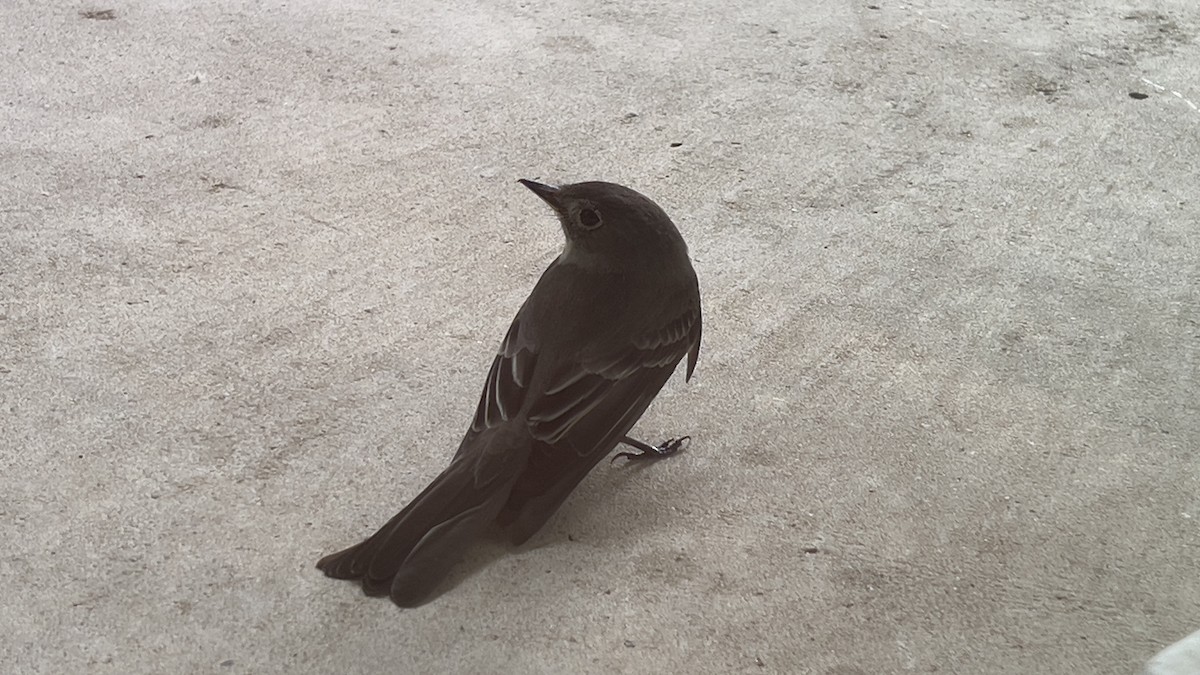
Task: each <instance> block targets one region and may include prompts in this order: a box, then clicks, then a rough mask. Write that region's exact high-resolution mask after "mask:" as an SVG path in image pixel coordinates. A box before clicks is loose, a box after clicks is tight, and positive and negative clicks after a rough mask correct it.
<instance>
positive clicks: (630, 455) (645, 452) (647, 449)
mask: <svg viewBox="0 0 1200 675" xmlns="http://www.w3.org/2000/svg"><path fill="white" fill-rule="evenodd" d="M690 440H692V437H691V436H680V437H679V438H668V439H667V440H665V441H663V442H662V443H659V444H658V447H655V446H653V445H650V444H649V443H643V442H642V441H639V440H637V439H636V438H630V437H628V436H622V437H621V441H620V442H621V443H624V444H625V445H628V446H629V447H631V448H634V449H635V450H640V451H641V452H636V453H635V452H618V453H617V454H616V456H614V457H613V458H612V461H610V462H609V464H612V463H613V462H615V461H617V459H618V458H620V457H624V458H626V459H628V460H630V461H636V460H643V459H662V458H663V457H670V456H671V455H673V454H675V453H677V452H679V451H680V450H682V449H683V448H685V447H687V442H688V441H690Z"/></svg>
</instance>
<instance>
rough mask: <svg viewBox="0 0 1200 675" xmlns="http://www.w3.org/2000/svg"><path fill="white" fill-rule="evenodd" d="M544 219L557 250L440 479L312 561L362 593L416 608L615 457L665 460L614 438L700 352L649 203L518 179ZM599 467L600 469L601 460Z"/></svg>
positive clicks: (526, 530)
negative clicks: (555, 234)
mask: <svg viewBox="0 0 1200 675" xmlns="http://www.w3.org/2000/svg"><path fill="white" fill-rule="evenodd" d="M518 182H519V183H521V184H522V185H524V186H525V187H526V188H528V189H529V190H531V191H532V192H533V193H534V194H536V195H537V196H538V197H540V198H541V199H542V200H543V201H544V202H546V204H548V205H549V206H550V207H551V209H553V211H554V213H555V215H557V217H558V220H559V223H560V225H561V227H562V232H563V235H564V239H565V243H564V245H563V248H562V251H561V253H560V254H559V255H558V257H557V258H555V259H554V260H553V261H552V262H551V263H550V265H549V266H548V267H547V268H546V270H545V271H544V272H543V273H542V276H541V277H540V278H539V280H538V282H537V283H536V284H535V285H534V287H533V290H532V291H531V292H530V294H529V297H528V298H527V299H526V300H525V302H524V304H522V305H521V308H520V309H519V310H518V311H517V314H516V317H515V318H514V319H513V321H512V324H511V325H510V326H509V329H508V332H507V333H506V334H505V336H504V340H503V341H502V342H501V344H500V348H499V350H498V352H497V354H496V356H495V358H494V360H493V361H492V364H491V368H490V370H489V371H488V375H487V380H486V382H485V384H484V387H483V392H482V394H481V395H480V397H479V403H478V405H477V406H476V409H475V415H474V417H473V418H472V420H471V423H470V426H469V427H468V429H467V431H466V433H465V435H464V436H463V439H462V442H461V443H460V444H459V446H458V450H457V451H456V453H455V454H454V457H453V459H452V460H451V461H450V464H449V466H448V467H447V468H446V469H445V470H444V471H442V473H441V474H439V475H438V476H437V477H436V478H435V479H434V480H433V482H432V483H430V484H429V486H428V487H426V488H425V489H424V490H423V491H422V492H421V493H420V494H418V495H417V496H416V497H415V498H414V499H413V500H412V501H411V502H410V503H409V504H408V505H407V506H406V507H404V509H403V510H402V511H400V512H399V513H398V514H396V515H395V516H394V517H393V518H392V519H391V520H389V521H388V522H387V523H386V524H385V525H384V526H383V527H381V528H380V529H379V530H378V531H377V532H375V534H373V535H371V536H370V537H369V538H367V539H366V540H364V541H362V542H361V543H359V544H356V545H354V546H351V547H350V548H347V549H345V550H343V551H340V552H337V553H333V554H330V555H328V556H325V557H324V558H321V560H320V561H318V562H317V567H318V568H319V569H320V570H322V571H323V572H324V573H325V575H326V576H329V577H333V578H337V579H351V580H358V581H359V582H360V583H361V585H362V589H363V591H364V592H365V593H366V594H367V595H369V596H383V595H387V596H389V597H390V598H391V600H392V601H393V602H394V603H395V604H396V605H398V606H400V607H417V606H420V605H423V604H425V603H426V602H428V601H430V600H432V599H433V598H435V597H437V595H440V592H437V593H435V591H438V590H439V586H440V585H442V582H443V581H444V580H445V578H446V576H447V575H448V573H449V571H450V569H451V568H452V567H453V565H454V564H455V563H457V562H458V561H460V560H461V558H462V557H463V555H464V553H465V552H466V550H468V549H469V548H470V546H471V545H472V544H473V543H474V542H475V541H477V540H478V539H480V538H481V536H482V535H483V534H485V533H487V532H489V531H491V532H499V533H500V534H501V536H503V537H506V538H507V539H508V540H509V541H510V542H511V543H512V544H514V545H520V544H522V543H524V542H525V541H526V540H528V539H529V538H530V537H531V536H532V535H533V534H534V533H535V532H537V531H538V530H539V529H540V528H541V527H542V525H544V524H545V523H546V521H547V520H548V519H549V518H550V516H552V515H553V514H554V513H555V511H556V510H557V509H558V507H559V506H560V505H561V504H562V503H563V501H564V500H565V499H566V498H567V496H568V495H569V494H570V493H571V491H572V490H574V489H575V486H576V485H578V484H579V482H580V481H581V480H583V478H584V476H585V475H586V474H587V473H588V472H589V471H591V469H592V468H593V467H594V466H595V465H596V464H597V463H599V462H600V461H601V460H602V459H603V458H604V457H606V456H607V455H608V454H609V453H610V452H611V451H612V450H614V449H615V448H616V446H617V445H619V444H624V445H627V446H630V447H632V448H633V449H635V450H636V451H637V452H623V453H620V454H618V455H617V456H615V457H614V458H613V460H612V461H615V460H616V459H617V458H618V457H624V458H626V459H627V460H630V461H638V460H652V459H658V458H662V457H667V456H670V455H672V454H674V453H676V452H678V451H679V450H680V449H681V448H682V447H684V445H685V443H686V441H688V440H689V437H687V436H683V437H679V438H671V439H668V440H666V441H664V442H663V443H660V444H659V445H657V446H655V445H651V444H649V443H645V442H643V441H639V440H637V439H634V438H631V437H630V436H629V435H628V434H629V432H630V429H631V428H632V427H633V425H634V424H635V423H636V422H637V421H638V419H639V418H641V416H642V414H643V413H644V412H645V411H646V408H647V407H648V406H649V405H650V402H651V401H652V400H653V399H654V398H655V396H657V395H658V393H659V391H660V390H661V389H662V387H663V385H664V384H666V382H667V380H668V379H669V378H670V377H671V375H672V373H673V372H674V371H675V369H676V366H677V365H678V364H679V362H680V361H681V360H683V358H684V357H685V356H686V357H687V371H686V377H685V381H690V380H691V378H692V373H693V372H694V371H695V368H696V361H697V360H698V358H699V355H700V337H701V323H702V321H701V310H700V288H699V282H698V280H697V277H696V272H695V270H694V269H693V267H692V262H691V259H690V257H689V255H688V248H687V244H686V243H685V242H684V240H683V237H682V236H681V235H680V234H679V230H678V229H677V228H676V226H675V224H674V223H673V222H672V221H671V219H670V217H669V216H667V214H666V212H664V211H663V209H662V208H661V207H659V206H658V205H657V204H656V203H654V202H653V201H652V200H650V199H649V198H648V197H646V196H644V195H642V194H641V193H639V192H636V191H634V190H633V189H631V188H627V187H624V186H621V185H617V184H615V183H607V182H601V181H589V182H581V183H573V184H566V185H561V186H554V185H548V184H544V183H539V182H535V181H532V180H526V179H521V180H519V181H518ZM610 463H611V462H610Z"/></svg>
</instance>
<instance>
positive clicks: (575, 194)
mask: <svg viewBox="0 0 1200 675" xmlns="http://www.w3.org/2000/svg"><path fill="white" fill-rule="evenodd" d="M520 183H521V184H522V185H524V186H525V187H527V188H529V189H530V190H532V191H533V193H534V194H536V195H537V196H539V197H541V198H542V200H543V201H545V202H546V203H547V204H549V205H550V207H551V208H553V209H554V212H555V213H556V214H557V215H558V219H559V221H560V222H561V223H562V229H563V234H564V235H565V236H566V238H567V245H566V248H565V249H564V252H563V256H564V259H566V260H568V261H572V260H574V261H576V262H580V263H582V262H584V260H585V259H587V258H598V259H599V260H603V261H608V262H610V263H611V264H619V263H621V262H626V261H628V262H633V261H643V260H646V259H658V260H661V261H662V262H664V263H666V262H668V261H669V260H670V259H671V258H673V257H682V258H683V259H684V260H686V258H687V245H686V244H684V242H683V238H682V237H681V236H679V230H677V229H676V228H675V224H674V223H672V222H671V218H670V217H668V216H667V214H666V212H664V211H663V210H662V209H661V208H659V206H658V204H655V203H654V202H653V201H651V200H650V199H649V198H648V197H645V196H644V195H642V194H640V193H638V192H636V191H634V190H631V189H629V188H627V187H624V186H621V185H617V184H615V183H604V182H600V181H593V182H587V183H573V184H570V185H562V186H559V187H555V186H553V185H545V184H543V183H538V182H535V181H531V180H521V181H520Z"/></svg>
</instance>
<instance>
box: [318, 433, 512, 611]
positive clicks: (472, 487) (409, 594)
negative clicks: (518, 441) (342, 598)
mask: <svg viewBox="0 0 1200 675" xmlns="http://www.w3.org/2000/svg"><path fill="white" fill-rule="evenodd" d="M514 451H515V454H517V455H522V456H513V455H514ZM502 454H504V455H505V456H503V457H499V456H497V453H488V452H486V451H485V452H484V453H481V454H478V455H476V454H469V455H464V456H460V457H456V458H455V460H454V461H453V462H451V464H450V466H449V467H447V468H446V470H445V471H443V472H442V473H441V474H440V475H439V476H438V477H437V478H435V479H434V480H433V482H432V483H430V484H429V487H427V488H425V490H424V491H423V492H421V494H419V495H417V498H416V499H414V500H413V501H412V503H410V504H409V505H408V506H406V507H404V510H403V511H401V512H400V513H398V514H396V515H395V516H394V517H393V518H392V519H391V520H389V521H388V522H387V524H386V525H384V526H383V527H381V528H380V529H379V531H378V532H376V533H375V534H373V535H371V537H370V538H368V539H367V540H366V541H363V542H362V543H360V544H357V545H355V546H352V547H350V548H348V549H346V550H344V551H339V552H338V553H333V554H330V555H327V556H325V557H324V558H321V560H320V561H318V562H317V567H318V568H320V569H321V571H323V572H325V575H326V576H330V577H334V578H336V579H361V580H362V587H363V591H364V592H365V593H366V594H367V595H389V596H391V598H392V601H393V602H395V603H396V604H397V605H400V606H401V607H416V606H418V605H421V604H424V603H425V602H426V601H428V600H429V599H431V596H432V594H433V592H434V591H435V590H436V589H437V587H438V586H439V585H440V583H441V582H442V581H443V580H444V579H445V577H446V575H447V574H448V573H449V571H450V568H451V567H452V566H453V565H454V564H455V563H456V562H458V561H459V560H460V559H461V558H462V556H463V553H464V552H465V551H466V549H467V548H468V547H469V546H470V545H471V544H472V543H473V542H474V541H475V540H476V539H477V538H478V536H479V534H480V533H481V532H482V531H483V530H484V529H486V528H487V527H488V526H489V525H490V524H491V523H492V522H494V521H495V519H496V514H497V513H499V511H500V509H501V507H503V506H504V503H505V502H506V501H507V500H508V496H509V493H510V492H511V491H512V486H513V483H514V482H515V481H516V479H517V476H518V475H519V474H520V472H521V469H522V467H523V466H524V465H525V461H526V459H527V455H528V446H527V445H525V447H524V448H521V446H520V445H518V446H517V448H511V446H510V450H509V452H508V453H502ZM489 460H490V461H489Z"/></svg>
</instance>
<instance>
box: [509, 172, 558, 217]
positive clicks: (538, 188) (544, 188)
mask: <svg viewBox="0 0 1200 675" xmlns="http://www.w3.org/2000/svg"><path fill="white" fill-rule="evenodd" d="M517 182H518V183H520V184H521V185H524V186H525V187H527V188H529V189H530V190H533V194H535V195H537V196H539V197H541V198H542V201H544V202H546V203H547V204H549V205H550V207H551V208H553V209H554V210H555V211H561V210H562V202H561V201H559V199H558V188H556V187H554V186H553V185H546V184H544V183H538V182H537V181H532V180H525V179H524V178H522V179H521V180H518V181H517Z"/></svg>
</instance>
